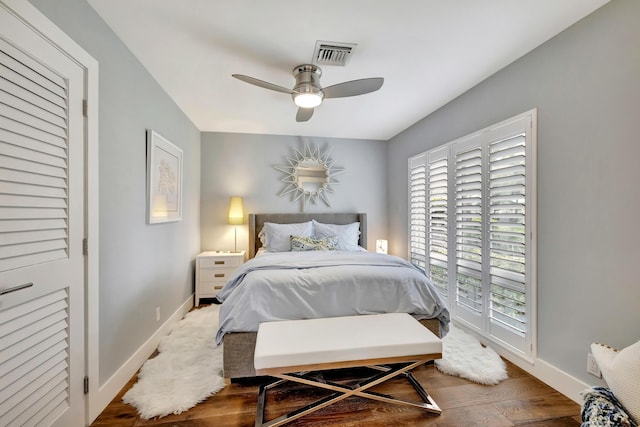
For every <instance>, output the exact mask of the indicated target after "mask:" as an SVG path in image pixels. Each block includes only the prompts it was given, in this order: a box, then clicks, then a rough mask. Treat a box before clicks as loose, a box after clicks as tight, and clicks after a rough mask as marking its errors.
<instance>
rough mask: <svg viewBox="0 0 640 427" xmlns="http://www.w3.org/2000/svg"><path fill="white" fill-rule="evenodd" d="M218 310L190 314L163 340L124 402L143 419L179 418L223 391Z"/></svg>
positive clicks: (198, 311) (212, 306) (209, 307)
mask: <svg viewBox="0 0 640 427" xmlns="http://www.w3.org/2000/svg"><path fill="white" fill-rule="evenodd" d="M219 307H220V306H218V305H211V306H208V307H204V308H201V309H199V310H193V311H191V312H189V313H187V315H186V316H185V317H184V319H182V320H181V321H179V322H178V323H176V325H175V326H174V327H173V329H172V330H171V333H170V334H169V335H167V336H165V337H163V338H162V339H161V340H160V344H159V346H158V352H159V354H158V355H157V356H156V357H154V358H152V359H149V360H147V362H145V364H144V365H143V366H142V368H141V369H140V372H139V373H138V382H137V383H135V384H134V385H133V387H132V388H131V389H130V390H129V391H128V392H127V393H126V394H125V395H124V396H123V398H122V400H123V401H124V402H125V403H128V404H130V405H132V406H134V407H135V408H136V409H137V410H138V412H139V413H140V417H142V418H144V419H150V418H154V417H163V416H165V415H169V414H179V413H181V412H183V411H186V410H187V409H189V408H192V407H193V406H195V405H196V404H198V403H199V402H202V401H203V400H205V399H206V398H207V397H209V396H211V395H212V394H215V393H217V392H218V391H220V390H222V389H223V388H224V386H225V382H224V378H223V377H222V346H216V343H215V334H216V331H217V329H218V310H219Z"/></svg>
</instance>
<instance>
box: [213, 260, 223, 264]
mask: <svg viewBox="0 0 640 427" xmlns="http://www.w3.org/2000/svg"><path fill="white" fill-rule="evenodd" d="M214 264H216V265H224V261H215V262H214Z"/></svg>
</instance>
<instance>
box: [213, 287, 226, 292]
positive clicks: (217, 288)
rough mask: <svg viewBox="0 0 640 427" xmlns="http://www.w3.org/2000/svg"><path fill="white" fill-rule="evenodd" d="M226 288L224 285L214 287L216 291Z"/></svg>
mask: <svg viewBox="0 0 640 427" xmlns="http://www.w3.org/2000/svg"><path fill="white" fill-rule="evenodd" d="M222 288H224V286H214V287H213V289H215V290H216V291H219V290H220V289H222Z"/></svg>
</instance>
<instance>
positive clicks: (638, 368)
mask: <svg viewBox="0 0 640 427" xmlns="http://www.w3.org/2000/svg"><path fill="white" fill-rule="evenodd" d="M591 354H593V357H594V358H595V359H596V363H598V367H599V368H600V371H601V372H602V377H603V378H604V380H605V381H606V382H607V385H608V386H609V388H610V389H611V391H612V392H613V394H614V396H616V398H617V399H618V400H619V401H620V403H622V405H623V406H624V408H625V409H626V410H627V412H629V415H631V417H632V418H633V419H634V421H635V422H636V423H639V422H640V386H639V384H640V341H638V342H637V343H635V344H632V345H630V346H629V347H627V348H624V349H622V350H620V351H618V350H615V349H613V348H611V347H609V346H606V345H602V344H597V343H593V344H591Z"/></svg>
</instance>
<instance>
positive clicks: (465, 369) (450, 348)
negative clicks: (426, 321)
mask: <svg viewBox="0 0 640 427" xmlns="http://www.w3.org/2000/svg"><path fill="white" fill-rule="evenodd" d="M435 364H436V367H437V368H438V369H439V370H440V371H442V372H444V373H445V374H449V375H455V376H457V377H461V378H465V379H467V380H470V381H474V382H477V383H480V384H486V385H495V384H498V383H499V382H500V381H502V380H505V379H507V378H508V375H507V366H506V365H505V363H504V361H503V360H502V359H501V358H500V356H499V355H498V354H497V353H496V352H495V351H494V350H493V349H491V348H490V347H483V346H482V344H480V341H478V340H477V339H476V338H475V337H474V336H472V335H470V334H468V333H466V332H465V331H463V330H462V329H459V328H456V327H455V326H453V324H451V325H450V326H449V333H448V334H447V335H445V337H444V338H443V339H442V359H438V360H436V361H435Z"/></svg>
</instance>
